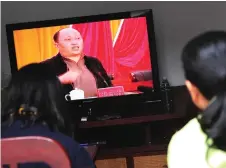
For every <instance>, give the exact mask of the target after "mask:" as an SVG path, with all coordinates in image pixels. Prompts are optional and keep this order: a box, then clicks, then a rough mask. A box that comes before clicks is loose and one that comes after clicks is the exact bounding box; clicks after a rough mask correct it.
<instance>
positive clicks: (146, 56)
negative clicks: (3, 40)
mask: <svg viewBox="0 0 226 168" xmlns="http://www.w3.org/2000/svg"><path fill="white" fill-rule="evenodd" d="M65 28H72V29H76V30H77V31H78V32H79V33H80V34H81V37H82V39H83V53H84V55H85V56H89V57H94V58H95V60H99V62H100V65H101V66H102V67H103V69H104V70H105V72H106V74H107V77H108V79H109V80H110V82H111V83H112V86H111V87H116V86H120V87H122V88H123V89H124V93H125V94H124V95H121V96H110V97H104V98H97V97H98V96H96V95H94V96H90V97H89V96H87V97H85V98H84V99H82V100H76V102H77V103H84V102H98V101H100V99H102V101H106V100H108V101H116V100H118V101H121V100H120V98H121V99H123V100H125V101H128V100H130V99H131V98H132V97H136V101H137V100H138V99H139V97H140V95H142V92H140V91H139V90H138V87H139V86H146V87H148V88H153V90H154V91H158V90H159V87H160V84H159V75H158V63H157V53H156V43H155V33H154V23H153V14H152V10H149V9H148V10H139V11H131V12H119V13H111V14H101V15H95V16H84V17H74V18H65V19H53V20H46V21H34V22H27V23H16V24H8V25H6V30H7V39H8V49H9V56H10V63H11V72H12V75H13V74H14V73H15V72H16V71H18V69H20V68H21V67H23V66H25V65H27V64H30V63H35V62H43V61H46V60H48V59H51V58H52V57H54V56H56V55H57V54H59V51H60V50H59V48H57V47H56V42H55V41H54V35H55V33H56V32H58V31H60V30H62V29H65ZM59 36H60V33H59ZM68 38H69V39H64V40H73V39H72V38H73V37H70V36H68ZM73 49H74V50H78V46H75V47H72V50H73ZM61 56H62V54H61ZM63 60H64V59H63ZM65 64H66V63H65ZM66 65H67V67H68V66H69V65H68V64H66ZM57 66H59V69H61V68H62V67H60V65H57ZM86 67H87V66H86ZM67 69H68V68H67ZM88 70H89V71H90V72H91V74H92V75H93V72H92V71H91V70H90V69H89V67H88ZM97 73H101V72H97ZM94 76H95V75H94ZM95 79H96V78H95ZM90 83H92V82H90ZM96 83H97V81H96ZM96 85H97V90H98V89H100V88H101V87H98V84H96ZM95 94H97V93H95Z"/></svg>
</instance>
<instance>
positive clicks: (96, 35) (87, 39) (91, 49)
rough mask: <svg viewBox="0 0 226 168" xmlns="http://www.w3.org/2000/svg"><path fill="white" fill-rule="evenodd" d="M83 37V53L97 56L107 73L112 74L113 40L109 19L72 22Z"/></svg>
mask: <svg viewBox="0 0 226 168" xmlns="http://www.w3.org/2000/svg"><path fill="white" fill-rule="evenodd" d="M72 27H73V28H75V29H77V30H78V31H79V32H80V33H81V35H82V37H83V39H84V53H85V54H86V55H88V56H93V57H96V58H98V59H99V60H100V61H101V63H102V64H103V66H104V68H105V69H106V71H107V72H108V73H109V74H113V73H114V72H113V66H114V57H113V54H114V52H113V47H112V46H113V42H112V37H111V29H110V23H109V21H102V22H92V23H82V24H74V25H72Z"/></svg>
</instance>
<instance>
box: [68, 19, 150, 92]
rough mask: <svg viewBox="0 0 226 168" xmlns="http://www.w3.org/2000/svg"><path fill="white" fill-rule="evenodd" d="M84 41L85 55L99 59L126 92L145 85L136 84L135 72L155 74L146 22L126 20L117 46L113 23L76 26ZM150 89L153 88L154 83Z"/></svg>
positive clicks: (148, 83)
mask: <svg viewBox="0 0 226 168" xmlns="http://www.w3.org/2000/svg"><path fill="white" fill-rule="evenodd" d="M72 27H73V28H75V29H77V30H78V31H79V32H80V33H81V35H82V37H83V39H84V53H85V54H86V55H88V56H93V57H97V58H98V59H99V60H100V61H101V62H102V64H103V66H104V68H105V69H106V71H107V73H108V74H112V75H114V79H115V80H114V83H115V84H116V85H120V86H121V85H122V86H124V88H125V90H126V91H130V90H136V88H137V86H138V85H141V84H142V85H143V83H132V82H131V79H130V73H131V72H132V71H142V70H151V63H150V51H149V43H148V34H147V25H146V18H145V17H140V18H130V19H124V21H123V24H122V26H121V29H120V30H119V34H118V37H117V39H116V42H115V45H114V46H113V42H112V37H111V29H110V22H109V21H102V22H93V23H83V24H74V25H73V26H72ZM146 83H147V84H146V85H152V83H151V81H150V82H146Z"/></svg>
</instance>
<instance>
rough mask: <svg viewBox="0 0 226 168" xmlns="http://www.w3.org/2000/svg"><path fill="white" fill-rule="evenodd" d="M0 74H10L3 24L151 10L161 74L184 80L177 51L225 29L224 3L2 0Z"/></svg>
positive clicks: (173, 80) (177, 81) (172, 80)
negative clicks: (205, 33)
mask: <svg viewBox="0 0 226 168" xmlns="http://www.w3.org/2000/svg"><path fill="white" fill-rule="evenodd" d="M1 8H2V9H1V12H2V25H1V40H2V41H1V48H2V50H1V51H2V56H1V57H2V61H1V65H2V75H4V74H10V64H9V59H8V48H7V40H6V31H5V24H8V23H18V22H28V21H37V20H48V19H57V18H66V17H75V16H85V15H96V14H101V13H110V12H111V13H112V12H121V11H130V10H139V9H149V8H150V9H153V14H154V21H155V32H156V41H157V52H158V55H159V57H158V59H159V69H160V76H161V77H162V76H166V77H167V78H168V79H169V81H170V83H171V84H172V85H174V86H176V85H181V84H183V83H184V76H183V72H182V69H181V62H180V53H181V49H182V47H183V46H184V45H185V43H186V42H187V41H188V40H189V39H190V38H191V37H193V36H194V35H196V34H198V33H200V32H203V31H206V30H212V29H218V30H226V18H225V16H226V2H71V1H70V2H2V4H1Z"/></svg>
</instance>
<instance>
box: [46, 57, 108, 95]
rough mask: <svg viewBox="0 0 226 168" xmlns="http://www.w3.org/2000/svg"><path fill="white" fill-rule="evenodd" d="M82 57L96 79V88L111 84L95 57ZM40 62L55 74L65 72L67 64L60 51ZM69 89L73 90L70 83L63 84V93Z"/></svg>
mask: <svg viewBox="0 0 226 168" xmlns="http://www.w3.org/2000/svg"><path fill="white" fill-rule="evenodd" d="M84 59H85V65H86V67H87V68H88V69H89V71H90V72H91V73H92V74H93V76H94V77H95V79H96V84H97V88H105V87H110V86H112V83H111V80H110V78H109V76H108V74H107V72H106V71H105V69H104V67H103V66H102V64H101V62H100V61H99V60H98V59H97V58H94V57H90V56H84ZM42 63H44V64H47V65H48V66H49V67H50V68H51V70H53V71H54V73H55V74H56V75H57V76H59V75H62V74H64V73H65V72H67V65H66V63H65V62H64V61H63V58H62V56H61V55H60V53H58V54H57V55H56V56H54V57H52V58H50V59H48V60H45V61H43V62H42ZM71 90H73V88H72V86H71V85H70V84H69V85H67V84H66V85H64V92H65V94H67V93H69V92H70V91H71Z"/></svg>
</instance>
